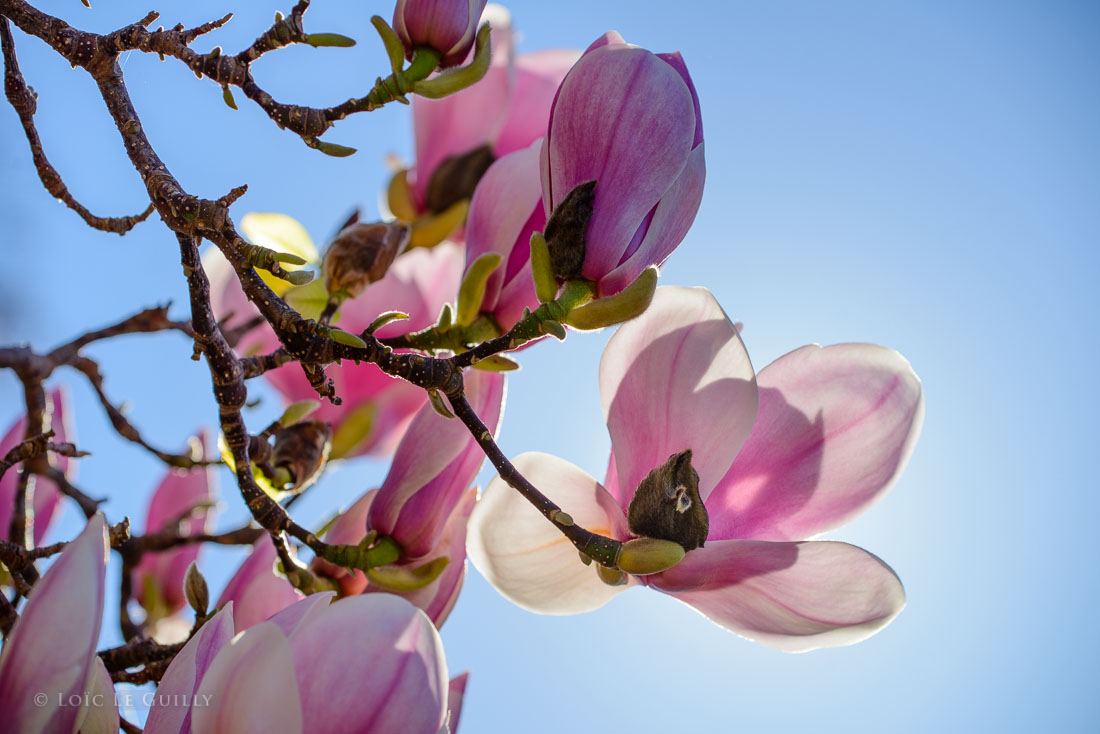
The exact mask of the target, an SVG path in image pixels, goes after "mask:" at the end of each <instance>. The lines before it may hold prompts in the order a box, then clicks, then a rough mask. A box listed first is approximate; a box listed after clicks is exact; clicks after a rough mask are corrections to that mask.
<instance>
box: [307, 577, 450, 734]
mask: <svg viewBox="0 0 1100 734" xmlns="http://www.w3.org/2000/svg"><path fill="white" fill-rule="evenodd" d="M334 643H335V644H334ZM290 646H291V648H292V650H293V653H294V674H295V678H296V680H297V687H298V691H299V694H300V695H301V701H302V712H303V714H304V716H305V721H306V722H307V725H308V730H309V731H311V732H313V731H316V732H335V731H363V732H371V734H390V733H391V732H392V733H393V734H398V733H401V734H405V733H408V734H418V733H420V732H423V733H424V734H435V732H436V731H438V730H439V727H440V725H441V724H442V723H443V720H444V717H445V715H446V711H447V661H446V659H445V658H444V656H443V644H442V641H441V640H440V639H439V633H438V632H436V630H435V627H433V626H432V623H431V622H430V621H428V618H427V617H425V616H424V614H423V613H422V612H421V611H420V610H418V609H416V607H414V606H412V605H411V604H409V602H407V601H405V600H404V599H401V598H399V597H396V596H393V595H390V594H370V595H365V596H354V597H349V598H347V599H341V600H340V601H338V602H336V603H334V604H332V605H330V606H328V607H326V608H324V609H323V610H321V611H320V613H318V614H317V615H316V616H315V617H313V618H312V619H311V620H310V622H309V624H305V625H302V626H300V627H298V628H297V629H296V630H295V631H294V634H292V635H291V636H290Z"/></svg>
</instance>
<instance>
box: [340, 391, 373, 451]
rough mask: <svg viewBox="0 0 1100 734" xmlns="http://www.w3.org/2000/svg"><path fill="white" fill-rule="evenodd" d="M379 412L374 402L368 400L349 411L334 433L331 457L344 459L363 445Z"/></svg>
mask: <svg viewBox="0 0 1100 734" xmlns="http://www.w3.org/2000/svg"><path fill="white" fill-rule="evenodd" d="M377 412H378V411H377V408H376V407H375V405H374V403H372V402H370V401H368V402H365V403H363V404H362V405H360V406H358V407H357V408H356V409H355V410H353V411H351V412H350V413H348V416H347V417H346V418H344V420H343V421H342V422H341V423H340V425H339V426H337V427H336V432H335V433H334V434H333V435H332V450H331V451H330V452H329V455H328V456H329V459H342V458H344V457H345V456H348V455H349V454H351V453H353V452H354V451H355V450H356V449H358V448H359V447H361V446H362V445H363V444H364V443H365V442H366V440H367V437H368V436H369V435H370V431H371V428H373V427H374V417H375V414H376V413H377Z"/></svg>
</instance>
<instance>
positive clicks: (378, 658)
mask: <svg viewBox="0 0 1100 734" xmlns="http://www.w3.org/2000/svg"><path fill="white" fill-rule="evenodd" d="M332 596H333V595H332V593H331V592H326V593H320V594H313V595H311V596H309V597H306V598H305V599H302V600H301V601H299V602H297V603H295V604H293V605H292V606H290V607H288V608H286V609H284V610H283V611H282V612H280V613H279V614H276V615H275V616H274V617H272V618H271V619H269V620H268V621H266V622H263V623H261V624H258V625H256V626H253V627H251V628H249V629H247V630H245V631H244V632H241V633H239V634H237V635H236V636H234V626H233V617H232V614H233V612H232V610H231V609H229V608H226V609H224V610H222V611H221V612H219V613H218V614H217V615H215V616H214V617H213V618H212V619H211V620H210V621H208V622H207V623H206V624H205V625H204V626H203V628H202V629H201V630H200V631H199V634H197V635H196V636H195V637H194V638H193V639H192V640H191V641H190V642H188V643H187V645H186V646H184V648H183V650H181V651H180V653H179V655H177V656H176V659H175V660H173V661H172V664H171V665H170V666H168V670H167V671H165V674H164V678H163V679H162V680H161V683H160V686H159V687H158V688H157V693H156V696H155V698H154V701H153V706H152V708H151V709H150V711H149V719H148V722H147V724H146V727H145V731H146V732H147V733H148V734H168V733H169V732H170V733H171V734H176V733H177V732H179V733H180V734H189V733H190V732H207V731H211V732H212V731H278V732H287V733H289V734H294V733H297V732H303V733H305V732H331V731H359V732H369V733H370V734H387V733H388V732H395V733H396V732H402V733H405V732H408V734H417V733H419V732H423V734H437V733H440V734H446V733H447V731H448V728H447V723H446V722H447V712H448V689H449V686H448V682H447V661H446V659H445V658H444V655H443V645H442V642H441V641H440V639H439V633H438V632H436V630H435V627H433V626H432V623H431V622H430V621H428V618H427V617H425V616H424V614H423V613H422V612H420V611H419V610H418V609H416V608H415V607H413V606H412V605H411V604H409V603H408V602H406V601H405V600H404V599H400V598H398V597H396V596H392V595H388V594H377V595H369V596H358V597H352V598H349V599H342V600H340V601H337V602H335V603H330V601H331V599H332ZM208 628H209V630H208ZM459 695H461V694H459ZM456 717H457V714H456Z"/></svg>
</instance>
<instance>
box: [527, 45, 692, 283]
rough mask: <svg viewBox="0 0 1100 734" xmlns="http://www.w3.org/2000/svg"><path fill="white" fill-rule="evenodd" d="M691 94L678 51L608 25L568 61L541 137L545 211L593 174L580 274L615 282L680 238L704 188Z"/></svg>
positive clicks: (657, 258) (627, 279) (629, 278)
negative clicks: (641, 43) (657, 49)
mask: <svg viewBox="0 0 1100 734" xmlns="http://www.w3.org/2000/svg"><path fill="white" fill-rule="evenodd" d="M705 176H706V167H705V164H704V161H703V124H702V118H701V117H700V114H699V98H698V96H697V95H696V93H695V86H694V85H693V84H692V82H691V77H690V76H689V75H688V71H687V67H686V66H685V65H684V61H683V59H682V58H680V54H679V53H671V54H652V53H650V52H649V51H646V50H645V49H643V48H638V47H637V46H630V45H628V44H627V43H625V42H624V41H623V39H622V37H621V36H620V35H619V34H618V33H615V32H614V31H612V32H609V33H607V34H606V35H604V36H602V37H601V38H599V39H597V40H596V41H595V43H593V44H592V45H591V46H589V47H588V50H587V51H585V53H584V55H583V56H582V57H581V58H580V60H579V61H577V63H576V64H575V65H574V66H573V68H572V70H570V72H569V74H568V75H567V76H566V77H565V80H564V81H563V82H562V84H561V87H560V88H559V90H558V94H557V97H556V98H555V100H554V104H553V106H552V107H551V109H550V122H549V127H548V130H547V132H546V140H545V141H544V143H543V146H542V200H543V205H544V207H545V209H546V213H547V215H549V214H550V212H551V211H552V210H553V209H554V208H555V207H557V206H558V204H560V203H561V202H562V200H564V199H565V198H566V197H567V196H568V195H569V193H570V192H571V191H573V189H574V188H575V187H577V186H578V185H580V184H584V183H587V182H590V181H596V182H597V183H596V187H595V200H594V202H593V211H592V214H591V217H590V218H589V219H588V223H587V229H586V231H585V253H584V259H583V266H582V267H581V268H580V273H579V274H580V276H581V277H584V278H586V279H588V280H591V281H594V282H596V283H597V284H598V290H599V295H600V296H607V295H611V294H614V293H617V292H619V291H621V290H622V289H623V288H625V287H626V286H628V285H630V283H632V282H633V281H634V280H635V279H636V278H637V277H638V276H639V275H640V274H641V273H642V271H643V270H645V269H646V268H647V267H649V266H650V265H659V264H661V263H662V262H663V261H664V259H665V258H666V257H668V255H669V254H670V253H671V252H672V251H673V250H674V249H676V246H677V245H679V244H680V242H681V241H682V240H683V239H684V236H685V235H686V234H687V231H688V229H689V228H690V227H691V223H692V222H693V221H694V219H695V212H696V211H697V210H698V208H699V201H700V199H701V198H702V195H703V180H704V178H705Z"/></svg>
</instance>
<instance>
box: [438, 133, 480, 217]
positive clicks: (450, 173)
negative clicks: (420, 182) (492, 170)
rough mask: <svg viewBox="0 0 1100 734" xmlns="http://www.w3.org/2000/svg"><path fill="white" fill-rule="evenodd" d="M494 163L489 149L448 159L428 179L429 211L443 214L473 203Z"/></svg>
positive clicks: (475, 150) (474, 150)
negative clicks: (478, 189)
mask: <svg viewBox="0 0 1100 734" xmlns="http://www.w3.org/2000/svg"><path fill="white" fill-rule="evenodd" d="M494 160H496V157H495V156H494V155H493V151H492V149H491V148H490V147H489V146H488V145H482V146H481V147H479V148H474V149H473V150H471V151H470V152H468V153H462V154H460V155H452V156H450V157H448V158H444V159H443V161H442V162H441V163H440V164H439V165H438V166H436V167H435V170H434V171H432V175H431V177H430V178H429V179H428V189H427V191H426V192H425V194H424V204H425V206H427V208H428V210H429V211H432V212H436V213H439V212H442V211H445V210H447V209H449V208H450V207H451V206H452V205H454V204H456V203H458V202H459V201H461V200H463V199H469V198H470V197H472V196H473V195H474V189H476V188H477V183H478V181H480V180H481V177H482V176H483V175H485V171H487V170H489V166H491V165H492V164H493V161H494Z"/></svg>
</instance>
